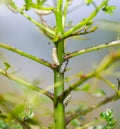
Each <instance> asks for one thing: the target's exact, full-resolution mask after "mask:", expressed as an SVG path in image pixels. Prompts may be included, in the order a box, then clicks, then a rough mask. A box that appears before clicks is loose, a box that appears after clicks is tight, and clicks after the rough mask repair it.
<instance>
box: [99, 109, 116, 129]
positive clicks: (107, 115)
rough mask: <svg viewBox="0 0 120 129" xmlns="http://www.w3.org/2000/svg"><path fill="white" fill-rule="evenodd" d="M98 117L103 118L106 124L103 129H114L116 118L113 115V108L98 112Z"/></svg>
mask: <svg viewBox="0 0 120 129" xmlns="http://www.w3.org/2000/svg"><path fill="white" fill-rule="evenodd" d="M100 117H101V118H103V119H105V120H106V122H107V124H106V125H105V129H114V126H115V123H116V120H115V119H114V117H113V110H111V109H106V111H105V112H102V113H101V114H100Z"/></svg>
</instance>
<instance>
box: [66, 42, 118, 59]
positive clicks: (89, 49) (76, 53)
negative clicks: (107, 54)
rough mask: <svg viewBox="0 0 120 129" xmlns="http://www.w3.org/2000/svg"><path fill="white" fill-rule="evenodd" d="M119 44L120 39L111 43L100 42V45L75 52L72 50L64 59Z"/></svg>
mask: <svg viewBox="0 0 120 129" xmlns="http://www.w3.org/2000/svg"><path fill="white" fill-rule="evenodd" d="M118 45H120V40H116V41H113V42H110V43H105V44H100V45H97V46H93V47H90V48H86V49H82V50H78V51H75V52H72V53H68V54H66V55H65V56H64V59H70V58H72V57H75V56H78V55H82V54H85V53H88V52H91V51H96V50H100V49H104V48H107V47H114V46H118Z"/></svg>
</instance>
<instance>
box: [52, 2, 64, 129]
mask: <svg viewBox="0 0 120 129" xmlns="http://www.w3.org/2000/svg"><path fill="white" fill-rule="evenodd" d="M62 3H63V1H62V0H58V2H57V9H56V13H55V16H56V30H57V35H59V36H61V34H62V33H63V23H62V22H63V20H62V13H63V12H62ZM55 45H56V50H57V56H58V60H59V63H60V65H59V66H58V68H56V69H55V70H54V122H55V129H65V109H64V105H63V101H61V100H59V99H58V96H59V95H60V94H62V93H63V92H64V73H60V67H61V64H62V63H63V62H64V59H63V57H64V39H62V37H60V40H59V41H58V42H56V43H55Z"/></svg>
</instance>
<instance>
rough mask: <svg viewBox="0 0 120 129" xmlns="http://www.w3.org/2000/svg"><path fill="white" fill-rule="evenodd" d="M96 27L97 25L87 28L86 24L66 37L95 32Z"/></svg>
mask: <svg viewBox="0 0 120 129" xmlns="http://www.w3.org/2000/svg"><path fill="white" fill-rule="evenodd" d="M97 28H98V27H97V26H92V27H91V28H88V27H87V26H84V27H82V28H81V29H80V30H78V31H76V32H75V33H72V34H71V35H69V36H68V37H67V38H69V37H74V36H81V35H86V34H90V33H93V32H95V31H96V30H97ZM75 52H76V51H75Z"/></svg>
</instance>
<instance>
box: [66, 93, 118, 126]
mask: <svg viewBox="0 0 120 129" xmlns="http://www.w3.org/2000/svg"><path fill="white" fill-rule="evenodd" d="M119 98H120V97H119V96H118V95H117V94H114V95H112V96H111V97H107V98H105V99H104V100H103V101H101V102H100V103H98V104H97V105H95V106H91V107H88V108H86V109H83V110H80V111H78V110H77V111H74V113H73V114H70V115H69V116H68V117H66V125H67V124H69V122H70V121H72V120H73V119H74V118H77V117H79V116H82V115H86V114H87V113H89V112H91V111H93V110H95V109H97V108H99V107H101V106H103V105H105V104H107V103H109V102H113V101H116V100H118V99H119Z"/></svg>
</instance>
